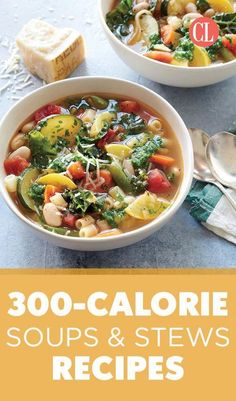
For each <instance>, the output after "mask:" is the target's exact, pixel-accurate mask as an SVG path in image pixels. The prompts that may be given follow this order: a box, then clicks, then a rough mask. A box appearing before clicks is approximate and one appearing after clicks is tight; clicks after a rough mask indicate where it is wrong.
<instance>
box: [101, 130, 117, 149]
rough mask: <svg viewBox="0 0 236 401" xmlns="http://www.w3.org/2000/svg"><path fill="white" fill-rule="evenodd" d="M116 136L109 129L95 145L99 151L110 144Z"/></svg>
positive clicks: (114, 132) (115, 133)
mask: <svg viewBox="0 0 236 401" xmlns="http://www.w3.org/2000/svg"><path fill="white" fill-rule="evenodd" d="M116 135H117V132H116V131H115V130H113V129H109V130H108V131H107V133H106V135H104V137H103V138H102V139H100V141H98V143H97V147H98V148H99V149H103V148H104V147H105V146H106V144H107V143H109V142H111V141H112V140H113V139H114V138H115V136H116Z"/></svg>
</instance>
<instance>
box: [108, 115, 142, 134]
mask: <svg viewBox="0 0 236 401" xmlns="http://www.w3.org/2000/svg"><path fill="white" fill-rule="evenodd" d="M117 124H118V125H122V127H123V128H124V129H125V131H126V135H135V134H139V133H140V132H143V131H144V130H145V128H146V126H147V123H146V121H145V120H143V119H142V118H141V117H140V116H138V115H136V114H133V113H131V114H126V113H125V114H122V115H121V116H120V117H119V118H118V119H117V120H116V122H115V123H114V125H117Z"/></svg>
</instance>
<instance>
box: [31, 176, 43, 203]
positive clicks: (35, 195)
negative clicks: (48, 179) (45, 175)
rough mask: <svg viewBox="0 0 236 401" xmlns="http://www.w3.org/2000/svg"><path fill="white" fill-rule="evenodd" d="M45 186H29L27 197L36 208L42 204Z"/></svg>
mask: <svg viewBox="0 0 236 401" xmlns="http://www.w3.org/2000/svg"><path fill="white" fill-rule="evenodd" d="M44 190H45V186H44V185H40V184H37V183H36V182H35V183H34V184H32V185H31V187H30V189H29V196H30V197H31V198H32V199H33V200H34V201H35V203H36V205H37V206H40V205H42V204H43V201H44Z"/></svg>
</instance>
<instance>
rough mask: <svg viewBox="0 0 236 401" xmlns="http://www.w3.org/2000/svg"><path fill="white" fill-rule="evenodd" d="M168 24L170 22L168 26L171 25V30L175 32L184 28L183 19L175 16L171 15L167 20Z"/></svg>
mask: <svg viewBox="0 0 236 401" xmlns="http://www.w3.org/2000/svg"><path fill="white" fill-rule="evenodd" d="M167 22H168V25H170V26H171V28H172V29H174V31H177V29H179V28H181V26H182V20H181V18H178V17H176V16H174V15H170V16H169V17H168V18H167Z"/></svg>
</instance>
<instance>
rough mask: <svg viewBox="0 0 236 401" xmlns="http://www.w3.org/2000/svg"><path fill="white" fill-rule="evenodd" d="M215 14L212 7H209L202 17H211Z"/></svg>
mask: <svg viewBox="0 0 236 401" xmlns="http://www.w3.org/2000/svg"><path fill="white" fill-rule="evenodd" d="M214 15H215V10H213V8H209V10H207V11H206V12H205V14H204V17H208V18H212V17H214Z"/></svg>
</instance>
